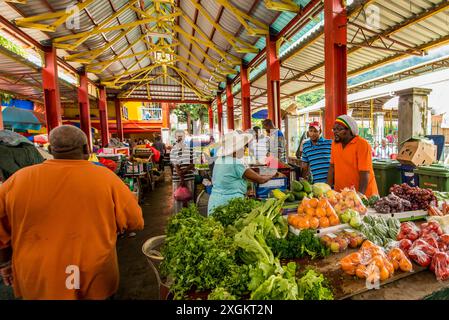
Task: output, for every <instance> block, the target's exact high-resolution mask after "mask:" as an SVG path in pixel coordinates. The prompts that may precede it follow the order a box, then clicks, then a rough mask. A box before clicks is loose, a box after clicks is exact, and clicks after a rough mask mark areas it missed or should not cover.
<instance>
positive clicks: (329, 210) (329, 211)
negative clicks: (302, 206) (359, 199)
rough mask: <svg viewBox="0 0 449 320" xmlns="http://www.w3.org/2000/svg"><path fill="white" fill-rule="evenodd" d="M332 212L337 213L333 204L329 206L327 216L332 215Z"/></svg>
mask: <svg viewBox="0 0 449 320" xmlns="http://www.w3.org/2000/svg"><path fill="white" fill-rule="evenodd" d="M332 214H337V213H336V212H335V210H334V208H332V206H328V207H327V208H326V215H327V216H330V215H332Z"/></svg>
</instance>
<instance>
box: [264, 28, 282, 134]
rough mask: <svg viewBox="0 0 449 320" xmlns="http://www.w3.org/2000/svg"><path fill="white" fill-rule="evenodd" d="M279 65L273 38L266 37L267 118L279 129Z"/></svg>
mask: <svg viewBox="0 0 449 320" xmlns="http://www.w3.org/2000/svg"><path fill="white" fill-rule="evenodd" d="M280 80H281V64H280V62H279V52H278V48H277V45H276V39H275V37H274V36H271V35H268V36H267V100H268V101H267V102H268V103H267V105H268V118H269V119H271V120H272V121H273V123H274V126H275V127H276V128H280V127H281V95H280V89H281V88H280Z"/></svg>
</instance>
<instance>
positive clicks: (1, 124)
mask: <svg viewBox="0 0 449 320" xmlns="http://www.w3.org/2000/svg"><path fill="white" fill-rule="evenodd" d="M1 102H2V101H1V100H0V130H4V129H5V127H4V126H3V113H2V105H1Z"/></svg>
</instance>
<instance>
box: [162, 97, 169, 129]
mask: <svg viewBox="0 0 449 320" xmlns="http://www.w3.org/2000/svg"><path fill="white" fill-rule="evenodd" d="M161 108H162V128H167V129H168V128H170V104H168V103H167V102H163V103H161Z"/></svg>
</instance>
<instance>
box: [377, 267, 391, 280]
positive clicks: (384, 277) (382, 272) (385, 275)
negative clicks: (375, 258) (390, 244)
mask: <svg viewBox="0 0 449 320" xmlns="http://www.w3.org/2000/svg"><path fill="white" fill-rule="evenodd" d="M379 276H380V280H381V281H384V280H387V279H388V278H389V277H390V272H388V270H387V268H385V267H382V268H380V272H379Z"/></svg>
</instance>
